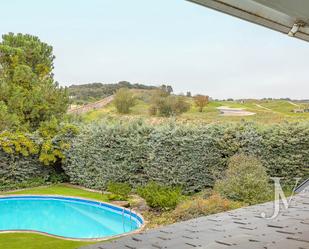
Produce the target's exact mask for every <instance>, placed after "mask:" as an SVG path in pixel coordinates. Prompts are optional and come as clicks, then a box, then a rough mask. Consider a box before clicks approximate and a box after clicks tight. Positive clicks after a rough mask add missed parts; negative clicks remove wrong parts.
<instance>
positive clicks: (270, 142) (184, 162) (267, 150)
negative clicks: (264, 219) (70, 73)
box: [0, 33, 309, 249]
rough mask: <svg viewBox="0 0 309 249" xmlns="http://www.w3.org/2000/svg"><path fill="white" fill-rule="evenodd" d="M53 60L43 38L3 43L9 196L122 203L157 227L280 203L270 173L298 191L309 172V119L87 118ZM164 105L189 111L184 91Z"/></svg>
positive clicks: (38, 240) (1, 136)
mask: <svg viewBox="0 0 309 249" xmlns="http://www.w3.org/2000/svg"><path fill="white" fill-rule="evenodd" d="M53 60H54V56H53V53H52V47H50V46H49V45H47V44H45V43H43V42H41V41H40V40H39V39H38V38H37V37H33V36H30V35H22V34H17V35H14V34H11V33H10V34H7V35H4V36H3V41H2V43H0V65H1V67H0V191H1V192H0V195H1V196H10V195H40V196H45V195H57V196H68V197H79V198H82V199H90V200H96V201H100V202H105V203H114V204H117V205H122V206H124V207H126V208H128V209H130V210H133V211H135V212H137V213H139V214H141V215H142V216H143V217H144V220H145V228H144V229H150V228H154V227H157V226H161V225H166V224H171V223H175V222H179V221H184V220H188V219H192V218H196V217H200V216H205V215H209V214H214V213H219V212H224V211H228V210H231V209H236V208H239V207H243V206H247V205H254V204H257V203H262V202H266V201H270V200H272V196H273V195H272V185H271V179H270V177H281V178H282V183H284V186H285V189H286V191H289V190H290V189H291V188H292V187H293V183H294V181H293V178H295V177H298V178H301V179H306V178H308V176H309V169H308V165H309V150H308V148H309V146H308V145H309V123H308V122H293V123H289V122H283V123H278V124H267V125H266V124H264V125H263V124H257V123H254V122H245V121H243V122H237V123H235V122H233V123H211V124H205V123H189V122H188V123H186V122H181V123H180V122H176V121H175V120H174V119H173V118H170V119H168V120H167V121H166V122H162V123H160V124H156V125H153V124H150V123H149V122H146V121H145V120H143V119H140V118H138V119H134V120H129V121H125V120H121V119H120V120H119V119H117V118H108V117H107V118H102V119H101V120H99V121H96V122H91V123H87V122H83V121H82V120H81V119H78V118H76V117H73V116H70V115H67V114H66V111H67V108H68V103H69V100H68V94H67V89H64V88H61V87H59V86H58V84H57V82H55V81H54V79H53V73H52V70H53ZM119 91H120V93H121V94H122V95H124V96H126V95H127V94H128V91H127V90H123V89H122V90H119ZM161 93H162V92H161ZM162 98H163V99H162ZM122 99H123V98H122ZM125 99H127V100H128V102H129V104H130V102H132V101H131V100H130V99H129V98H125ZM115 101H116V105H119V108H120V109H122V110H123V112H128V111H129V110H128V109H127V108H125V107H123V106H122V105H121V103H122V102H121V101H118V100H117V98H116V100H115ZM200 101H201V102H207V101H208V99H205V97H202V96H200ZM155 102H156V103H157V106H159V107H160V108H157V106H155V107H153V108H152V111H153V113H154V115H157V114H158V115H159V114H162V115H164V116H165V115H167V116H168V115H169V114H171V113H177V112H178V110H185V109H188V106H187V105H186V104H184V102H183V98H182V97H175V96H170V95H168V96H165V97H164V96H163V97H162V96H161V95H160V96H159V97H158V96H157V98H156V100H155ZM0 215H1V214H0ZM0 230H1V229H0ZM3 230H5V229H3ZM0 243H1V248H4V249H5V248H8V249H13V248H21V245H22V247H23V248H25V249H31V248H38V245H42V244H44V248H47V249H48V248H53V249H57V248H59V249H65V248H68V249H69V248H76V247H78V246H81V245H85V244H90V243H94V242H81V241H70V240H63V239H59V238H51V237H47V236H43V235H38V234H26V233H16V234H15V233H8V234H0Z"/></svg>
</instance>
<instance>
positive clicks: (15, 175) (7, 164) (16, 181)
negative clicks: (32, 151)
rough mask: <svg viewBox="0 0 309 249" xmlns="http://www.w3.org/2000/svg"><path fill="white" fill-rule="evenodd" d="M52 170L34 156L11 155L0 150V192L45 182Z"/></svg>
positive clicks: (52, 172)
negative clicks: (24, 184) (31, 183)
mask: <svg viewBox="0 0 309 249" xmlns="http://www.w3.org/2000/svg"><path fill="white" fill-rule="evenodd" d="M52 174H55V172H54V170H53V168H52V167H50V166H44V165H42V164H41V163H40V162H39V160H38V158H37V157H36V156H28V157H25V156H23V155H21V154H20V155H11V154H7V153H5V152H3V151H1V150H0V190H5V189H13V188H15V186H16V188H18V186H19V185H20V184H21V183H26V182H28V183H29V182H33V181H37V182H39V183H40V184H42V183H44V182H45V181H47V180H48V179H49V178H50V176H51V175H52Z"/></svg>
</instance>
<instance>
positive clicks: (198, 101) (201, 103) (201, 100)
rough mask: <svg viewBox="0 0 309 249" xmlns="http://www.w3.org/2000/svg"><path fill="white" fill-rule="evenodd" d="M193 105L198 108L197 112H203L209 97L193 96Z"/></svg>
mask: <svg viewBox="0 0 309 249" xmlns="http://www.w3.org/2000/svg"><path fill="white" fill-rule="evenodd" d="M194 102H195V105H196V106H197V107H198V108H199V112H203V109H204V107H205V106H206V105H207V104H208V103H209V97H208V96H206V95H196V96H194Z"/></svg>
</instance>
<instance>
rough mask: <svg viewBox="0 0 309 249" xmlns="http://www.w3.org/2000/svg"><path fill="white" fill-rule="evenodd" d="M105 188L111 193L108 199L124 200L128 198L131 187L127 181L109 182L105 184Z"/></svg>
mask: <svg viewBox="0 0 309 249" xmlns="http://www.w3.org/2000/svg"><path fill="white" fill-rule="evenodd" d="M107 190H108V191H109V192H111V193H112V195H109V199H110V200H120V201H122V200H123V201H124V200H127V199H128V197H129V194H130V193H131V190H132V188H131V186H130V185H129V184H127V183H116V182H109V183H108V185H107Z"/></svg>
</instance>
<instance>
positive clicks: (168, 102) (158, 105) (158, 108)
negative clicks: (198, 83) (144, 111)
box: [149, 90, 190, 117]
mask: <svg viewBox="0 0 309 249" xmlns="http://www.w3.org/2000/svg"><path fill="white" fill-rule="evenodd" d="M151 102H152V105H151V106H150V108H149V113H150V115H156V114H158V115H160V116H164V117H169V116H176V115H179V114H181V113H184V112H186V111H188V110H189V109H190V104H189V103H187V102H186V98H185V97H183V96H175V95H170V94H169V93H168V92H166V91H162V90H157V91H155V92H154V93H153V96H152V100H151Z"/></svg>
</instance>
